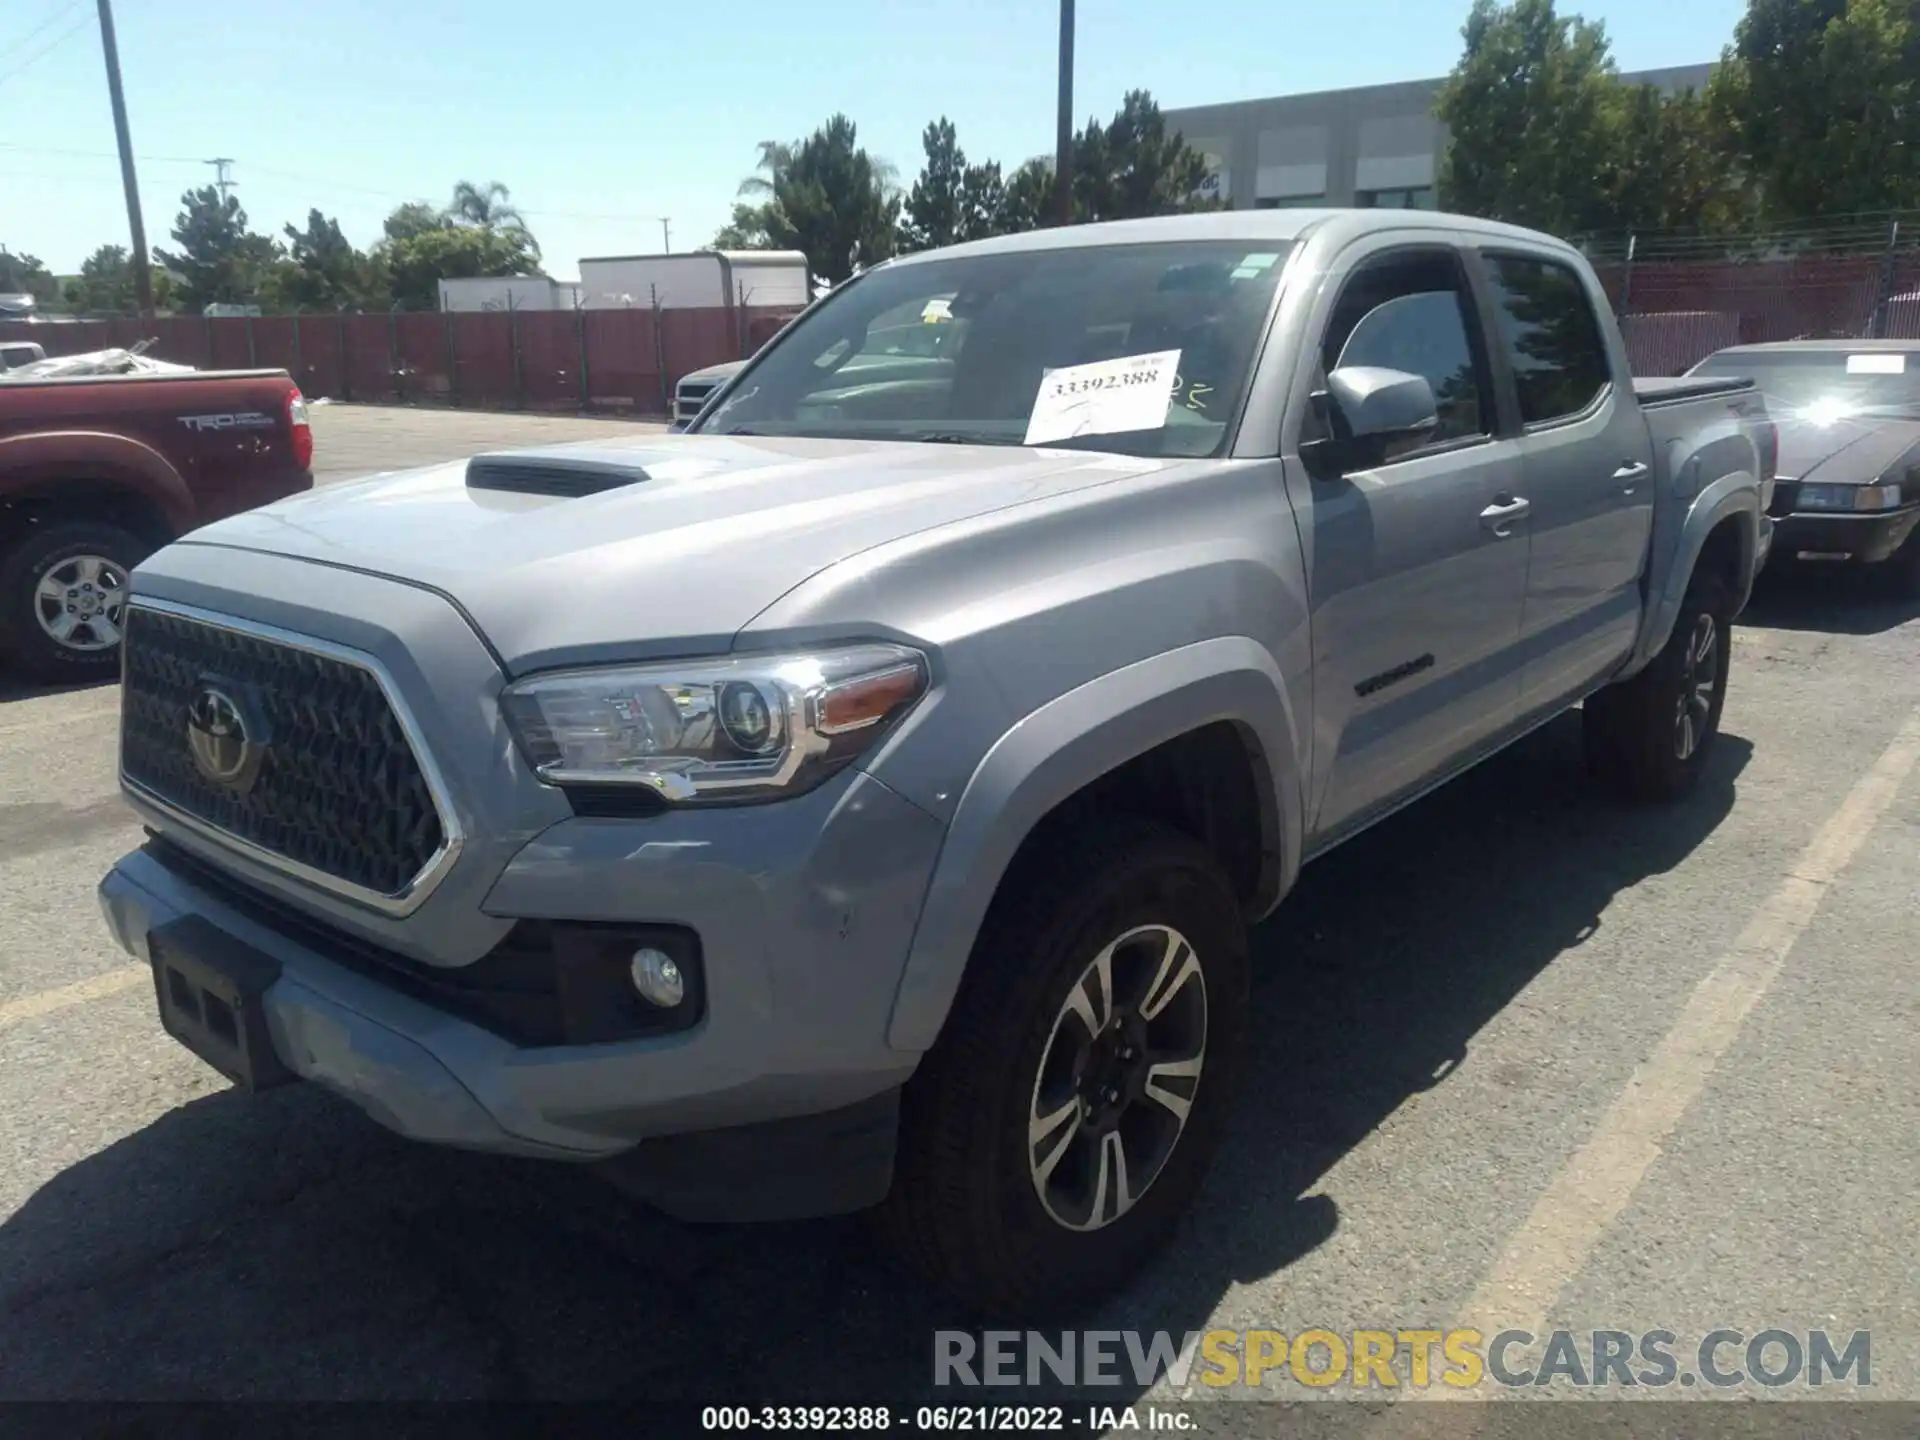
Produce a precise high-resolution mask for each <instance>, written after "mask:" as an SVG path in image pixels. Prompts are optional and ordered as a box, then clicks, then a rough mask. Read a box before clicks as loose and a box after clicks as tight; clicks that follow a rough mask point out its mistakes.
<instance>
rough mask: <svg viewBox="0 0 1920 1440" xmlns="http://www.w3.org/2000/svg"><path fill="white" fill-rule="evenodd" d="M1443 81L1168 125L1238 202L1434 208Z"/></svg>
mask: <svg viewBox="0 0 1920 1440" xmlns="http://www.w3.org/2000/svg"><path fill="white" fill-rule="evenodd" d="M1713 69H1714V67H1713V66H1712V65H1681V66H1675V67H1672V68H1669V69H1664V70H1641V71H1636V72H1634V73H1631V74H1625V75H1622V76H1621V77H1620V78H1621V79H1622V80H1625V81H1627V82H1629V83H1637V84H1646V85H1655V86H1658V87H1659V88H1660V89H1661V90H1663V91H1666V92H1668V93H1675V92H1679V91H1683V90H1697V89H1702V88H1704V87H1705V85H1706V83H1707V78H1708V77H1709V76H1710V75H1712V74H1713ZM1442 83H1443V82H1441V81H1439V80H1409V81H1405V82H1402V83H1400V84H1395V85H1364V86H1360V87H1357V88H1355V89H1351V90H1323V91H1319V92H1317V93H1315V94H1311V95H1279V96H1275V97H1274V98H1272V99H1269V100H1236V101H1230V102H1228V103H1226V104H1222V105H1196V106H1191V107H1189V108H1187V109H1184V110H1169V111H1167V124H1168V127H1169V128H1170V129H1177V130H1179V131H1180V132H1181V133H1182V134H1183V135H1185V136H1186V139H1187V143H1188V144H1189V145H1191V146H1193V147H1194V148H1195V149H1196V150H1199V151H1200V152H1201V153H1203V154H1204V155H1206V156H1207V158H1208V161H1209V163H1210V164H1211V165H1212V166H1213V168H1214V175H1215V179H1214V189H1213V191H1212V193H1217V194H1218V195H1219V196H1220V197H1221V198H1222V199H1224V200H1225V201H1226V202H1227V203H1228V204H1229V205H1231V206H1232V207H1233V208H1234V209H1236V210H1252V209H1274V208H1280V207H1286V206H1310V205H1358V206H1362V207H1367V208H1372V207H1382V208H1384V207H1398V208H1411V209H1416V210H1430V209H1432V208H1434V181H1435V179H1436V177H1437V176H1438V174H1439V167H1440V155H1441V152H1442V151H1443V150H1444V149H1445V146H1446V127H1445V126H1444V125H1442V124H1441V123H1440V122H1439V121H1438V120H1437V119H1435V118H1434V114H1433V107H1434V102H1435V100H1436V99H1437V98H1438V96H1439V93H1440V86H1441V84H1442Z"/></svg>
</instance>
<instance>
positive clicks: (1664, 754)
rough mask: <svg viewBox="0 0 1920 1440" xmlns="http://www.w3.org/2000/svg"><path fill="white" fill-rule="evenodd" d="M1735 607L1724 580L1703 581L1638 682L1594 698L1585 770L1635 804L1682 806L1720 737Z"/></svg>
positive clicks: (1585, 718)
mask: <svg viewBox="0 0 1920 1440" xmlns="http://www.w3.org/2000/svg"><path fill="white" fill-rule="evenodd" d="M1732 608H1733V607H1732V603H1731V601H1730V600H1729V598H1728V596H1727V592H1726V587H1725V586H1724V585H1722V584H1721V583H1720V581H1719V579H1718V577H1716V576H1713V575H1700V574H1697V575H1695V576H1694V577H1693V580H1692V582H1691V583H1690V584H1689V585H1688V587H1687V594H1686V598H1685V599H1683V600H1682V601H1681V602H1680V613H1679V615H1678V616H1677V617H1676V618H1675V620H1674V623H1673V634H1672V635H1671V636H1670V637H1668V640H1667V643H1666V646H1665V647H1664V648H1663V649H1662V650H1661V651H1660V653H1659V654H1658V655H1657V656H1655V657H1654V660H1653V663H1652V664H1650V665H1648V666H1647V667H1646V668H1645V669H1644V670H1642V671H1641V672H1640V673H1639V674H1637V675H1635V676H1634V677H1633V678H1632V679H1630V680H1627V681H1624V682H1623V683H1621V684H1619V685H1610V686H1608V687H1607V688H1606V689H1604V690H1602V691H1600V692H1599V693H1598V694H1596V695H1593V696H1590V697H1588V699H1587V702H1586V704H1585V706H1584V707H1583V709H1582V715H1581V729H1582V733H1583V737H1584V740H1585V744H1586V753H1587V765H1588V768H1589V770H1590V771H1591V772H1592V773H1593V775H1594V776H1595V778H1596V779H1597V780H1599V781H1600V782H1601V783H1602V784H1603V785H1606V786H1607V787H1608V788H1610V789H1613V790H1616V791H1618V792H1619V793H1621V794H1623V795H1625V796H1627V797H1628V798H1630V799H1634V800H1655V801H1666V800H1678V799H1680V798H1682V797H1683V796H1685V795H1686V794H1687V793H1688V792H1689V791H1691V790H1692V789H1693V787H1694V786H1695V785H1696V784H1698V783H1699V779H1700V774H1701V772H1702V771H1703V770H1704V769H1705V768H1706V765H1707V759H1708V756H1709V755H1710V754H1711V752H1712V750H1713V742H1714V739H1715V737H1716V736H1717V735H1718V734H1719V733H1720V712H1721V710H1722V708H1723V707H1724V706H1725V704H1726V699H1727V671H1728V669H1729V667H1730V666H1731V663H1732V660H1733V617H1732V614H1731V611H1732Z"/></svg>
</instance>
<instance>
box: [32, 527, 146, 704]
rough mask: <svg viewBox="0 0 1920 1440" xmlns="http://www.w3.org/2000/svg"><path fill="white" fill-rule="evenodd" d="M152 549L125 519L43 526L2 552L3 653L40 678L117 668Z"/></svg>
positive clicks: (92, 675)
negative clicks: (136, 577) (135, 591)
mask: <svg viewBox="0 0 1920 1440" xmlns="http://www.w3.org/2000/svg"><path fill="white" fill-rule="evenodd" d="M149 548H150V547H149V546H147V545H146V544H145V543H144V542H143V541H142V540H141V539H140V537H139V536H137V535H134V534H133V533H132V532H130V531H127V530H123V529H121V528H120V527H119V526H117V525H103V524H98V523H95V522H93V521H88V520H74V521H65V522H55V523H53V524H48V525H36V526H33V527H31V528H29V529H28V531H27V533H26V534H25V535H23V536H21V537H20V538H19V539H18V540H16V541H15V542H14V544H13V545H12V547H11V548H9V549H8V550H7V551H6V553H5V554H4V555H0V651H4V652H5V653H6V654H7V655H8V656H10V657H11V658H12V659H13V660H14V662H15V663H16V664H18V665H20V666H21V667H22V668H24V669H25V670H26V671H27V673H28V674H30V675H32V676H33V677H34V678H35V679H38V680H44V681H51V682H55V683H57V682H59V681H62V680H92V679H100V678H103V677H105V676H110V675H112V674H114V673H115V672H116V671H117V670H118V669H119V665H120V640H121V635H122V632H123V630H124V628H125V625H126V604H127V593H128V586H127V577H128V575H129V574H130V573H131V572H132V570H133V567H134V566H135V565H137V564H139V563H140V561H141V560H142V559H144V558H145V557H146V554H147V551H148V549H149Z"/></svg>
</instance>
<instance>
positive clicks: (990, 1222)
mask: <svg viewBox="0 0 1920 1440" xmlns="http://www.w3.org/2000/svg"><path fill="white" fill-rule="evenodd" d="M1055 840H1056V842H1057V843H1054V844H1052V845H1049V846H1048V847H1047V853H1046V854H1045V855H1044V856H1041V857H1039V858H1038V859H1037V860H1036V861H1035V862H1034V863H1030V864H1023V866H1022V867H1021V870H1020V871H1019V872H1018V873H1016V874H1014V875H1012V876H1010V877H1009V879H1008V881H1007V888H1006V889H1005V890H1004V891H1003V894H1002V895H1001V896H1000V897H998V898H997V899H996V901H995V904H994V907H993V911H992V913H991V914H990V916H989V918H988V921H987V924H986V925H985V926H984V927H983V928H982V931H981V934H980V937H979V941H978V943H977V944H976V946H975V948H974V952H973V955H972V957H971V959H970V962H969V965H968V972H967V976H966V980H965V982H964V983H963V985H962V987H961V991H960V995H959V996H958V998H957V999H956V1000H955V1003H954V1009H953V1012H952V1014H951V1015H950V1016H949V1017H948V1021H947V1025H946V1027H945V1029H944V1030H943V1032H942V1034H941V1036H940V1039H939V1041H938V1043H937V1044H936V1045H935V1046H934V1048H933V1050H932V1051H930V1052H929V1054H928V1055H927V1058H926V1060H925V1061H924V1062H923V1063H922V1065H921V1067H920V1069H919V1071H918V1072H917V1073H916V1074H915V1076H914V1078H913V1080H912V1081H911V1082H910V1084H909V1085H908V1087H907V1093H906V1096H905V1101H904V1105H903V1112H902V1124H901V1136H900V1155H899V1160H898V1163H897V1165H896V1170H895V1183H894V1190H893V1193H892V1195H891V1196H889V1198H888V1200H887V1203H886V1205H885V1206H884V1207H883V1208H882V1211H881V1213H880V1216H879V1219H880V1222H881V1225H882V1228H883V1230H884V1231H885V1233H886V1234H887V1236H888V1238H889V1239H891V1240H892V1241H893V1242H894V1244H895V1246H896V1247H897V1248H898V1249H900V1250H901V1251H902V1252H903V1253H904V1254H905V1255H906V1257H907V1258H908V1259H909V1260H910V1261H912V1262H913V1263H914V1264H915V1265H916V1266H917V1268H919V1269H920V1270H921V1271H922V1272H923V1273H925V1274H926V1275H927V1276H928V1277H929V1278H931V1279H933V1280H934V1281H935V1282H936V1283H938V1284H940V1285H942V1286H944V1287H945V1288H947V1289H948V1290H950V1291H952V1292H954V1293H955V1294H957V1295H958V1296H959V1297H960V1298H962V1299H963V1300H965V1301H967V1302H969V1303H971V1304H972V1305H974V1306H976V1307H978V1308H979V1309H981V1310H984V1311H987V1312H989V1313H993V1314H997V1315H1005V1316H1016V1315H1017V1316H1027V1317H1034V1316H1037V1315H1040V1314H1042V1313H1053V1312H1061V1311H1066V1310H1071V1309H1073V1308H1075V1307H1077V1306H1080V1305H1083V1304H1085V1303H1087V1302H1089V1301H1091V1300H1093V1299H1095V1298H1097V1297H1098V1296H1100V1295H1101V1294H1103V1293H1105V1292H1107V1291H1109V1290H1111V1289H1113V1288H1116V1287H1117V1286H1119V1285H1120V1284H1122V1283H1124V1282H1125V1280H1126V1279H1127V1278H1128V1277H1129V1276H1130V1275H1131V1274H1132V1273H1133V1272H1134V1271H1135V1270H1136V1269H1137V1268H1138V1267H1139V1266H1140V1265H1141V1264H1143V1263H1144V1262H1145V1261H1146V1260H1147V1258H1148V1257H1149V1256H1150V1255H1151V1254H1152V1253H1153V1252H1154V1251H1155V1250H1156V1249H1157V1248H1159V1246H1161V1245H1162V1244H1163V1243H1164V1242H1165V1241H1166V1239H1167V1236H1168V1235H1169V1234H1170V1232H1171V1231H1172V1229H1173V1227H1174V1224H1175V1222H1176V1221H1177V1220H1178V1218H1179V1216H1180V1215H1181V1213H1182V1212H1183V1211H1184V1210H1185V1209H1186V1208H1187V1206H1188V1204H1189V1203H1190V1202H1191V1200H1192V1198H1193V1195H1194V1193H1195V1191H1196V1190H1197V1189H1198V1188H1199V1185H1200V1181H1201V1179H1202V1177H1203V1175H1204V1174H1205V1171H1206V1167H1207V1162H1208V1160H1209V1158H1210V1157H1211V1154H1212V1151H1213V1148H1214V1145H1215V1143H1216V1141H1217V1137H1218V1131H1219V1126H1220V1123H1221V1121H1222V1119H1223V1118H1224V1115H1225V1113H1226V1109H1227V1106H1228V1103H1229V1098H1230V1095H1231V1092H1232V1088H1233V1082H1234V1079H1235V1075H1236V1072H1237V1070H1238V1068H1239V1061H1240V1054H1241V1049H1242V1046H1243V1042H1244V1035H1245V1024H1244V1015H1245V1008H1246V1000H1247V959H1246V935H1245V931H1244V929H1243V927H1242V923H1241V919H1240V913H1239V905H1238V901H1237V899H1236V898H1235V895H1234V892H1233V889H1232V886H1231V885H1230V884H1229V883H1228V881H1227V879H1226V877H1225V876H1224V875H1223V874H1222V873H1221V870H1220V867H1219V865H1218V864H1217V863H1216V862H1215V860H1214V859H1213V857H1212V856H1211V855H1210V854H1209V853H1208V852H1207V851H1206V849H1205V848H1204V847H1202V846H1201V845H1199V844H1197V843H1196V842H1194V841H1193V840H1190V839H1189V838H1187V837H1186V836H1184V835H1181V834H1179V833H1177V832H1175V831H1172V830H1169V829H1166V828H1164V827H1162V826H1158V825H1153V824H1149V823H1146V822H1143V821H1135V820H1131V819H1124V818H1123V819H1116V820H1109V821H1107V822H1105V823H1103V824H1101V825H1100V826H1098V827H1097V828H1084V829H1080V830H1076V831H1073V832H1070V833H1067V834H1064V835H1059V836H1056V837H1055Z"/></svg>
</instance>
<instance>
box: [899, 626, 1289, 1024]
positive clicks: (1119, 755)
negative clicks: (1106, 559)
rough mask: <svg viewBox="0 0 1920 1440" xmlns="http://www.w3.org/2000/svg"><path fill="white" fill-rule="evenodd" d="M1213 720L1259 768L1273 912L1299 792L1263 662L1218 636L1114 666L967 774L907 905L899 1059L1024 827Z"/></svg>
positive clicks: (949, 989) (1258, 654)
mask: <svg viewBox="0 0 1920 1440" xmlns="http://www.w3.org/2000/svg"><path fill="white" fill-rule="evenodd" d="M1216 721H1229V722H1233V723H1235V724H1237V725H1238V726H1239V727H1240V728H1241V730H1242V733H1243V736H1244V737H1245V738H1246V739H1247V740H1248V741H1249V743H1250V744H1252V745H1253V746H1254V747H1255V759H1256V760H1257V761H1260V762H1263V763H1264V768H1265V775H1266V780H1267V783H1266V785H1265V786H1264V787H1263V793H1262V795H1261V797H1260V799H1261V803H1262V815H1263V825H1265V826H1270V827H1271V831H1270V833H1271V842H1272V843H1273V844H1274V845H1275V847H1276V848H1277V850H1278V852H1279V866H1278V870H1279V873H1278V876H1277V884H1276V887H1275V893H1274V895H1273V897H1271V898H1272V900H1274V901H1277V899H1278V897H1279V896H1280V895H1282V894H1284V893H1285V892H1286V889H1287V888H1288V886H1289V885H1290V884H1291V883H1292V879H1293V873H1294V869H1295V867H1297V865H1298V863H1299V855H1300V848H1301V842H1300V837H1301V828H1302V808H1301V805H1302V799H1301V796H1302V788H1301V783H1300V774H1299V764H1298V761H1297V759H1296V757H1297V756H1298V754H1299V751H1298V748H1297V746H1296V743H1295V742H1296V738H1297V733H1298V732H1297V730H1296V728H1295V723H1294V714H1293V706H1292V704H1291V703H1290V701H1289V699H1288V696H1287V690H1286V685H1285V682H1284V680H1283V678H1282V676H1281V674H1280V670H1279V667H1278V666H1277V665H1276V664H1275V663H1274V660H1273V657H1272V656H1271V655H1270V654H1269V653H1268V652H1267V651H1266V649H1265V648H1264V647H1262V646H1261V645H1260V644H1259V643H1258V642H1256V641H1254V640H1251V639H1248V638H1246V637H1243V636H1231V637H1226V638H1222V639H1215V640H1203V641H1200V642H1199V643H1197V644H1193V645H1185V646H1182V647H1180V648H1179V649H1177V650H1170V651H1166V652H1165V653H1163V654H1160V655H1156V656H1153V657H1151V658H1149V659H1146V660H1141V661H1138V662H1136V663H1134V664H1132V665H1127V666H1123V667H1122V668H1120V669H1118V670H1114V671H1110V672H1108V673H1107V674H1105V675H1102V676H1100V677H1099V678H1098V679H1095V680H1090V681H1088V682H1087V683H1086V684H1084V685H1081V686H1079V687H1077V688H1075V689H1073V690H1070V691H1068V692H1067V693H1066V694H1064V695H1061V696H1059V697H1057V698H1056V699H1054V700H1051V701H1049V702H1048V703H1047V704H1045V705H1043V706H1041V707H1040V708H1039V709H1038V710H1035V711H1034V712H1033V713H1032V714H1030V715H1028V716H1026V717H1025V718H1024V719H1022V720H1020V721H1019V722H1018V723H1017V724H1015V725H1014V726H1013V727H1012V728H1011V729H1009V730H1008V731H1007V732H1006V733H1005V734H1004V735H1002V736H1001V737H1000V739H999V740H998V741H997V742H995V744H994V746H993V748H992V749H991V750H989V751H988V752H987V754H986V757H985V758H984V759H982V760H981V762H980V764H979V766H978V767H977V768H976V769H975V770H974V773H973V775H972V777H971V779H969V780H968V782H967V786H966V789H965V790H964V791H963V792H962V794H961V796H960V803H959V805H958V806H957V807H956V808H955V811H954V816H953V823H952V824H951V825H950V826H949V827H948V830H947V835H946V838H945V840H944V841H943V843H942V845H941V848H940V856H939V859H938V860H937V861H936V863H935V865H934V872H933V875H932V878H931V879H930V881H929V882H928V886H927V891H926V896H925V899H924V901H923V902H922V904H921V909H920V919H919V923H918V925H916V926H915V929H914V936H913V943H912V947H911V949H910V951H909V953H908V956H907V962H906V966H905V968H904V969H903V971H902V972H901V976H900V984H899V987H898V989H897V990H896V992H895V995H894V1003H893V1014H892V1017H891V1019H890V1021H889V1025H888V1031H887V1040H888V1043H889V1044H890V1045H891V1046H892V1047H893V1048H894V1049H896V1050H905V1051H923V1050H926V1049H927V1048H928V1047H929V1046H931V1045H932V1044H933V1041H934V1038H935V1037H936V1036H937V1035H938V1034H939V1032H940V1027H941V1025H942V1024H943V1023H944V1022H945V1020H946V1016H947V1010H948V1008H949V1007H950V1006H951V1005H952V1003H953V997H954V995H955V994H956V993H957V992H958V990H959V987H960V978H961V975H962V973H963V971H964V970H965V968H966V964H967V958H968V956H969V955H970V954H971V952H972V949H973V941H974V937H975V935H976V934H977V933H978V931H979V928H980V925H981V923H982V922H983V921H984V920H985V919H986V914H987V907H988V905H989V904H990V903H991V902H992V900H993V896H994V893H995V891H997V890H998V889H999V886H1000V881H1001V879H1002V877H1003V876H1004V875H1005V874H1006V871H1007V868H1008V866H1009V865H1010V864H1011V863H1012V861H1013V858H1014V855H1015V853H1016V852H1017V851H1018V850H1019V848H1020V845H1021V844H1022V842H1024V841H1025V840H1026V838H1027V836H1028V835H1029V834H1031V833H1032V831H1033V828H1034V826H1035V825H1037V824H1038V823H1039V822H1040V821H1041V820H1042V819H1043V818H1044V817H1045V816H1046V815H1047V814H1048V813H1049V812H1051V811H1052V810H1053V809H1054V808H1055V807H1056V806H1058V805H1059V804H1060V803H1061V802H1062V801H1064V800H1066V799H1067V798H1068V797H1069V796H1071V795H1073V794H1074V793H1075V792H1077V791H1079V790H1080V789H1082V788H1083V787H1085V786H1086V785H1087V784H1088V783H1090V782H1091V781H1093V780H1096V779H1098V778H1099V777H1100V776H1102V775H1104V774H1106V773H1107V772H1108V771H1110V770H1113V769H1114V768H1116V767H1117V766H1120V765H1122V764H1125V763H1126V762H1127V761H1128V760H1131V759H1133V758H1135V757H1136V756H1139V755H1143V754H1145V753H1146V752H1147V751H1149V750H1151V749H1153V748H1154V747H1155V746H1156V745H1160V744H1163V743H1165V742H1166V741H1169V740H1173V739H1176V738H1178V737H1179V736H1181V735H1184V734H1187V733H1188V732H1190V731H1193V730H1197V729H1200V728H1201V727H1202V726H1205V725H1209V724H1212V723H1214V722H1216ZM1259 768H1260V766H1259V765H1256V771H1258V770H1259ZM1263 898H1264V897H1263Z"/></svg>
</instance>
